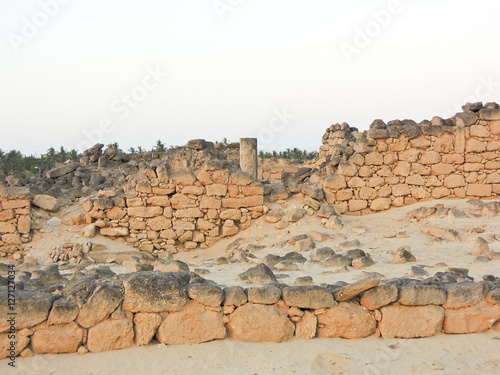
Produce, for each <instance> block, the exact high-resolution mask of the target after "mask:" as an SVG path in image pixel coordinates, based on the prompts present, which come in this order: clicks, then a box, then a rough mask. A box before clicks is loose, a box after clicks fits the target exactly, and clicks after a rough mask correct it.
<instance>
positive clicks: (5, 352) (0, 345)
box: [0, 331, 30, 359]
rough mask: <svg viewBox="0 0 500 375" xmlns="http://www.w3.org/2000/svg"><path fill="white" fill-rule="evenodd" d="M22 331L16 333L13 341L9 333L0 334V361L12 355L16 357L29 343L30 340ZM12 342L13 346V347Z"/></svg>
mask: <svg viewBox="0 0 500 375" xmlns="http://www.w3.org/2000/svg"><path fill="white" fill-rule="evenodd" d="M22 333H24V332H23V331H18V332H16V338H15V339H14V340H13V339H12V337H9V336H11V334H10V333H0V359H4V358H7V357H10V356H11V355H13V356H14V357H17V356H18V355H19V354H20V353H21V352H22V351H23V350H24V349H25V348H26V347H27V346H28V345H29V343H30V338H29V337H28V335H26V334H22ZM13 341H14V345H13Z"/></svg>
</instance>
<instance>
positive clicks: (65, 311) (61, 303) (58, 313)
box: [47, 298, 79, 325]
mask: <svg viewBox="0 0 500 375" xmlns="http://www.w3.org/2000/svg"><path fill="white" fill-rule="evenodd" d="M78 312H79V309H78V305H76V304H75V303H73V302H70V301H68V300H67V299H66V298H60V299H57V300H55V301H54V303H53V305H52V309H51V310H50V314H49V318H48V320H47V324H50V325H52V324H66V323H70V322H72V321H73V320H75V318H76V317H77V315H78Z"/></svg>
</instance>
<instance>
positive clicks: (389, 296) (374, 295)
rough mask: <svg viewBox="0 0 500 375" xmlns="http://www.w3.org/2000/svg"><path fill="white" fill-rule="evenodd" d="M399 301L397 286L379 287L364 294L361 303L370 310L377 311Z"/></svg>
mask: <svg viewBox="0 0 500 375" xmlns="http://www.w3.org/2000/svg"><path fill="white" fill-rule="evenodd" d="M397 299H398V288H397V287H396V286H395V285H379V286H377V287H375V288H372V289H369V290H367V291H366V292H364V293H363V296H362V297H361V300H360V303H361V304H362V305H363V306H365V307H367V308H368V309H369V310H376V309H378V308H380V307H383V306H386V305H389V304H390V303H392V302H394V301H396V300H397Z"/></svg>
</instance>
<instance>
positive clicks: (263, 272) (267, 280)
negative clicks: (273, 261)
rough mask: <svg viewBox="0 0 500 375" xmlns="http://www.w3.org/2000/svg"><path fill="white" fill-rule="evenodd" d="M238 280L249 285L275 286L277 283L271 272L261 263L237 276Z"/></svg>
mask: <svg viewBox="0 0 500 375" xmlns="http://www.w3.org/2000/svg"><path fill="white" fill-rule="evenodd" d="M238 279H239V280H241V281H246V282H248V283H249V284H260V285H269V284H276V283H277V282H278V280H277V279H276V276H274V273H273V271H271V269H270V268H269V267H268V266H266V265H265V264H263V263H261V264H258V265H256V266H255V267H252V268H249V269H248V270H246V271H245V272H243V273H240V274H239V275H238Z"/></svg>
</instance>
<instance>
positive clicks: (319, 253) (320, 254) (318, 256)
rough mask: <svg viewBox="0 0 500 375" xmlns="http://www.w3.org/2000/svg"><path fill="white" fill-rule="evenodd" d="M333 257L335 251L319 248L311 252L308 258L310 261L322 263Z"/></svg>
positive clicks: (328, 248)
mask: <svg viewBox="0 0 500 375" xmlns="http://www.w3.org/2000/svg"><path fill="white" fill-rule="evenodd" d="M333 255H335V251H333V249H332V248H330V247H321V248H319V249H315V250H313V251H312V252H311V256H310V258H311V259H312V260H317V261H319V262H322V261H324V260H326V259H328V258H329V257H331V256H333Z"/></svg>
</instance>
